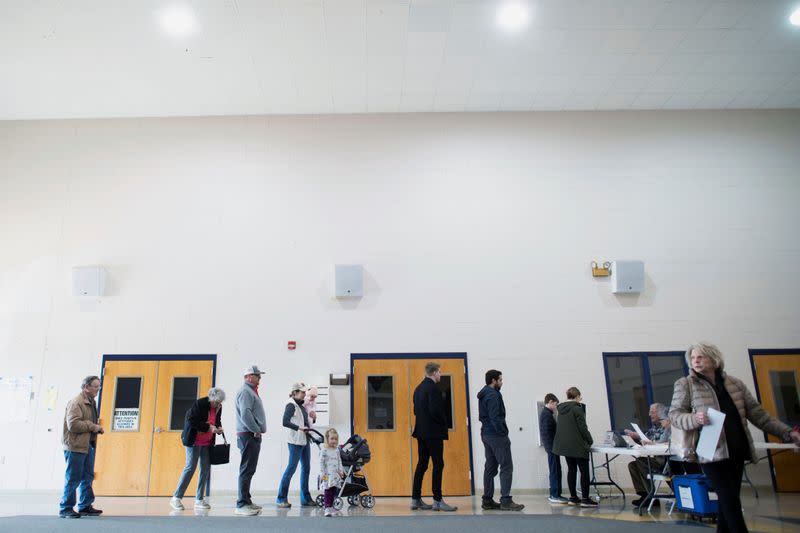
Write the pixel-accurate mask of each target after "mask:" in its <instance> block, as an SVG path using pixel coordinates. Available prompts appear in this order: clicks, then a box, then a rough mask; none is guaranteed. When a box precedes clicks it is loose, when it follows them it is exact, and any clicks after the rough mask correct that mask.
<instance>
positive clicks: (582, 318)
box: [0, 111, 800, 490]
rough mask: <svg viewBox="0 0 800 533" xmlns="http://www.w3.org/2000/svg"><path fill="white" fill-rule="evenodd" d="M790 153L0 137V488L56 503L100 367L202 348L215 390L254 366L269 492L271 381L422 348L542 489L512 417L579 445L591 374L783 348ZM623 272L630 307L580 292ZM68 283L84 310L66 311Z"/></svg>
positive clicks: (543, 134)
mask: <svg viewBox="0 0 800 533" xmlns="http://www.w3.org/2000/svg"><path fill="white" fill-rule="evenodd" d="M799 146H800V112H797V111H791V112H790V111H767V112H760V111H759V112H755V111H753V112H750V111H742V112H738V111H737V112H669V113H659V112H652V113H650V112H646V113H645V112H642V113H543V114H470V115H467V114H452V115H448V114H438V115H399V116H393V115H379V116H374V115H373V116H336V117H279V118H270V117H247V118H208V119H142V120H102V121H101V120H97V121H61V122H58V121H47V122H0V375H2V376H27V375H32V376H34V378H35V383H36V400H35V401H34V403H33V414H32V420H31V421H30V422H29V423H16V424H13V425H12V427H11V428H9V429H6V430H5V431H4V437H3V439H2V440H1V441H0V457H2V461H0V488H5V489H57V488H58V487H59V486H60V485H61V483H62V476H63V459H62V457H61V452H60V447H59V434H60V426H61V417H62V413H63V407H64V404H65V402H66V400H67V399H68V397H70V396H71V395H73V394H74V393H76V392H77V389H78V384H79V382H80V379H81V378H82V377H83V376H84V375H86V374H88V373H97V372H99V370H100V357H101V354H103V353H216V354H219V368H218V384H219V385H220V386H222V387H223V388H224V389H226V390H227V391H228V392H229V393H231V394H232V393H234V392H235V389H236V388H237V387H238V386H239V383H240V373H241V369H242V367H244V366H245V365H246V364H249V363H251V362H252V363H258V364H260V365H261V366H262V367H265V368H266V369H267V370H268V374H267V376H266V377H265V379H264V384H263V391H264V392H263V394H264V396H265V398H266V408H267V412H268V416H269V421H268V425H269V434H268V439H267V441H266V443H265V445H264V448H263V450H262V459H261V462H260V466H259V470H258V472H257V474H256V478H255V480H254V485H253V487H254V489H255V490H274V489H275V488H276V487H277V483H278V479H279V476H280V472H281V468H282V465H283V464H284V462H285V459H286V455H287V454H286V451H285V446H284V445H283V437H282V432H281V431H279V429H278V428H279V423H280V422H279V416H280V412H281V408H282V405H283V403H284V400H285V398H286V395H287V387H288V386H289V384H290V383H292V382H293V381H295V380H296V379H301V378H302V379H305V380H306V381H314V380H316V379H317V378H322V377H324V376H326V375H327V374H328V373H329V372H342V371H345V370H346V369H347V366H348V360H349V359H348V354H350V353H351V352H423V351H430V352H437V351H466V352H468V353H469V365H470V376H469V377H470V382H471V384H472V390H471V391H470V393H471V394H473V395H474V394H475V393H476V392H477V390H478V389H479V386H480V385H481V383H482V376H483V373H484V372H485V370H486V369H487V368H490V367H496V368H499V369H501V370H502V371H503V372H504V374H505V382H506V385H505V387H504V390H503V392H504V395H505V397H506V403H507V405H508V408H509V415H508V416H509V420H508V421H509V426H511V427H512V428H513V433H512V435H511V437H512V442H513V450H514V454H515V480H514V484H515V486H516V487H518V488H542V487H545V486H546V485H547V481H546V479H547V472H546V469H547V466H546V460H545V457H544V453H543V451H542V450H541V449H540V448H538V447H537V446H536V442H537V437H536V432H537V431H538V429H537V427H536V422H535V410H534V405H535V401H536V400H537V399H539V398H541V397H542V396H543V395H544V393H546V392H550V391H552V392H555V393H557V394H558V395H559V396H563V395H564V390H565V389H566V388H567V387H568V386H570V385H577V386H579V387H580V388H581V389H582V391H583V393H584V394H583V395H584V398H585V399H586V401H587V402H588V404H589V423H590V428H591V430H592V431H593V433H594V434H595V435H596V437H597V438H602V434H603V431H604V430H606V429H607V427H608V425H609V416H608V408H607V400H606V392H605V383H604V377H603V370H602V360H601V353H602V352H603V351H633V350H672V349H678V350H679V349H683V348H684V347H685V346H686V345H688V344H689V343H690V342H691V341H693V340H697V339H701V338H702V339H708V340H710V341H713V342H716V343H718V344H719V345H720V347H721V348H722V349H723V351H724V352H725V353H726V355H727V358H728V368H729V370H730V372H731V373H733V374H735V375H738V376H740V377H742V378H743V379H744V380H745V381H746V382H747V383H748V384H751V385H752V376H751V373H750V368H749V362H748V358H747V348H748V347H764V348H766V347H797V346H800V329H798V327H797V324H798V323H799V322H800V306H798V302H800V283H798V277H797V275H798V267H797V265H798V264H799V263H800V240H799V239H798V238H797V228H798V227H800V209H798V205H800V203H799V202H798V201H799V200H800V180H798V168H799V167H800V149H798V147H799ZM625 258H631V259H642V260H644V261H645V265H646V271H647V290H646V291H645V293H643V294H642V295H641V296H639V297H615V296H613V295H612V294H610V290H609V283H608V282H607V281H606V280H595V279H593V278H592V277H591V275H590V272H589V262H590V261H591V260H593V259H598V260H613V259H625ZM334 263H363V264H364V265H365V269H366V296H365V297H364V298H363V300H362V301H361V302H359V303H357V304H342V303H339V302H337V301H334V300H331V298H330V296H329V295H330V290H331V282H332V280H331V270H332V265H333V264H334ZM84 264H101V265H104V266H106V267H107V268H108V271H109V274H110V279H111V280H110V283H111V289H110V295H109V296H108V297H105V298H103V299H101V300H99V301H89V302H85V301H80V300H78V299H76V298H74V297H72V296H71V294H70V269H71V267H72V266H74V265H84ZM289 339H293V340H296V341H297V342H298V350H297V351H296V352H294V353H290V352H288V351H287V350H286V341H287V340H289ZM52 385H54V386H57V387H58V389H59V397H58V405H57V407H56V409H55V410H54V411H52V412H50V411H48V410H47V408H46V405H45V403H44V402H43V401H40V399H41V398H42V397H43V394H44V392H45V391H46V389H47V388H48V387H50V386H52ZM332 401H333V403H334V409H335V415H334V416H335V417H336V419H335V422H336V425H338V426H339V427H340V429H341V430H342V431H343V432H344V433H345V434H346V433H347V428H348V426H349V421H348V418H347V417H348V416H349V404H348V402H349V396H348V393H347V389H340V390H334V392H333V400H332ZM231 408H232V406H231V405H230V404H229V405H228V407H227V413H228V415H227V420H228V422H227V424H226V425H228V426H230V425H232V417H231V413H232V409H231ZM472 411H473V413H472V414H473V417H474V421H475V424H474V431H475V433H474V436H473V437H474V442H475V443H476V447H475V450H474V455H475V467H476V473H477V474H478V475H477V476H476V477H478V479H480V471H481V468H482V465H483V460H482V454H483V450H482V449H481V447H480V444H479V440H478V428H479V425H478V423H477V406H476V403H475V402H473V403H472ZM518 428H519V429H518ZM51 429H52V431H51ZM237 454H238V452H235V453H234V457H233V464H231V465H229V466H227V467H218V468H215V470H214V480H215V488H216V489H224V490H230V489H233V488H234V487H235V472H236V468H237V467H238V455H237ZM387 459H388V458H380V457H376V460H387ZM620 474H621V477H622V478H623V479H625V480H627V475H625V474H624V469H623V471H621V472H620ZM177 475H178V473H177V472H176V479H177ZM758 475H759V476H760V479H761V480H763V481H766V479H768V478H767V477H766V471H765V470H763V467H762V469H761V470H760V471H759V474H758ZM478 485H479V484H478Z"/></svg>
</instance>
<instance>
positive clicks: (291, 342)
mask: <svg viewBox="0 0 800 533" xmlns="http://www.w3.org/2000/svg"><path fill="white" fill-rule="evenodd" d="M295 348H297V341H289V349H290V350H294V349H295Z"/></svg>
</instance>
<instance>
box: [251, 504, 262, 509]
mask: <svg viewBox="0 0 800 533" xmlns="http://www.w3.org/2000/svg"><path fill="white" fill-rule="evenodd" d="M250 507H252V508H253V509H255V510H256V511H260V510H261V509H263V507H261V506H260V505H256V504H254V503H251V504H250Z"/></svg>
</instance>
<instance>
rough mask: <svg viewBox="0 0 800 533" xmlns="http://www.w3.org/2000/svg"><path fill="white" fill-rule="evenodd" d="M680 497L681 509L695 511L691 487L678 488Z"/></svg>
mask: <svg viewBox="0 0 800 533" xmlns="http://www.w3.org/2000/svg"><path fill="white" fill-rule="evenodd" d="M678 496H679V497H680V499H681V507H682V508H683V509H694V500H693V499H692V489H691V487H678Z"/></svg>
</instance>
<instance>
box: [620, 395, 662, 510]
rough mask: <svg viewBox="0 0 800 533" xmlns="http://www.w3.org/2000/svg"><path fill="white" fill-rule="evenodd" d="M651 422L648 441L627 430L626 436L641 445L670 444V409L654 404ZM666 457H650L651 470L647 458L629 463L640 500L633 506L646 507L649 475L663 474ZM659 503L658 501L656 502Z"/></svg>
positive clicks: (635, 501)
mask: <svg viewBox="0 0 800 533" xmlns="http://www.w3.org/2000/svg"><path fill="white" fill-rule="evenodd" d="M649 414H650V420H651V421H652V422H653V425H652V426H651V427H650V429H648V430H647V432H646V433H645V437H647V438H646V439H642V438H641V437H640V436H639V434H638V433H636V432H635V431H631V430H629V429H626V430H625V434H626V435H627V436H629V437H630V438H632V439H633V440H635V441H636V442H638V443H639V444H655V443H659V442H669V437H670V433H671V430H670V427H669V426H670V422H669V409H668V408H667V406H665V405H664V404H661V403H654V404H653V405H651V406H650V413H649ZM666 460H667V458H666V457H650V469H651V470H648V468H647V463H648V459H647V457H637V458H636V459H635V460H634V461H631V462H630V463H628V471H630V473H631V481H633V488H634V489H635V490H636V494H638V495H639V498H638V499H636V500H633V506H634V507H639V506H640V505H644V504H645V503H647V502H645V498H646V497H647V493H648V492H649V487H650V480H648V479H647V473H648V472H649V471H652V472H653V473H654V474H657V473H661V471H662V470H663V469H664V464H665V463H666ZM656 501H658V500H656Z"/></svg>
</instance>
